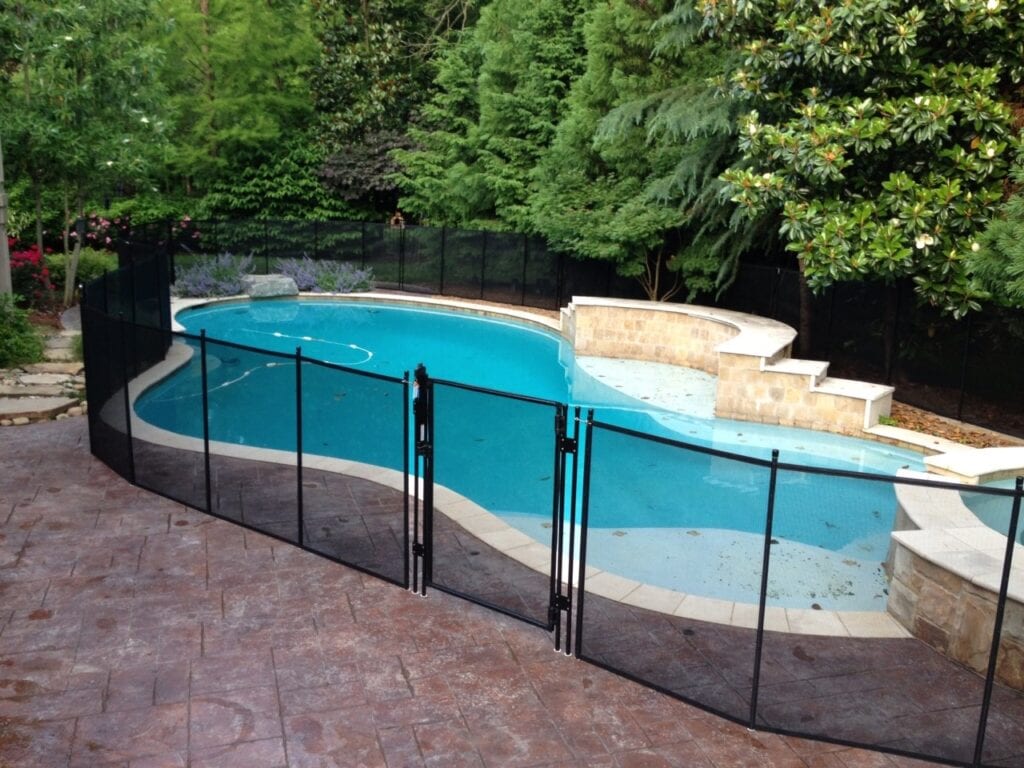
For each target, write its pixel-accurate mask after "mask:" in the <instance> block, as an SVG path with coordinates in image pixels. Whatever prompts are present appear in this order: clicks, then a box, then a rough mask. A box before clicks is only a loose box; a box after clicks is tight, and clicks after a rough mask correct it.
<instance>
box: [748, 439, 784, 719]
mask: <svg viewBox="0 0 1024 768" xmlns="http://www.w3.org/2000/svg"><path fill="white" fill-rule="evenodd" d="M778 475H779V452H778V450H777V449H776V450H773V451H772V466H771V475H770V477H769V479H768V511H767V514H766V515H765V521H764V552H763V556H762V559H761V594H760V597H759V598H758V603H757V640H756V641H755V643H754V678H753V681H752V684H751V690H750V720H749V722H748V726H749V727H750V728H756V727H757V694H758V689H759V687H760V685H761V652H762V650H763V649H764V617H765V612H766V610H767V603H768V566H769V561H770V560H771V556H772V527H773V526H774V524H775V483H776V481H777V479H778Z"/></svg>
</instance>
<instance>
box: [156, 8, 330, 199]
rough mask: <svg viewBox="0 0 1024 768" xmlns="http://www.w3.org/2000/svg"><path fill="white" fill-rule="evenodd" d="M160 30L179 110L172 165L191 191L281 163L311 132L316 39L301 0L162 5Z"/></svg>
mask: <svg viewBox="0 0 1024 768" xmlns="http://www.w3.org/2000/svg"><path fill="white" fill-rule="evenodd" d="M154 24H155V26H156V28H155V30H154V34H155V35H156V36H157V38H158V40H159V41H160V43H161V44H162V45H163V46H164V47H165V48H166V50H167V51H168V54H169V55H168V56H167V58H166V66H165V67H164V68H163V69H162V71H161V77H162V79H163V81H164V82H165V83H166V86H167V89H168V91H169V92H170V93H171V94H173V95H172V98H171V107H172V108H173V110H174V112H175V113H176V126H175V132H174V142H173V148H172V150H171V151H170V153H169V156H168V165H169V170H170V171H171V173H172V175H173V176H175V177H177V178H178V179H181V180H182V181H183V182H184V186H185V189H186V192H188V193H190V194H191V193H197V192H198V193H202V192H205V191H206V189H207V188H208V187H209V186H211V185H213V184H217V185H218V186H220V187H223V185H224V184H230V183H231V181H232V179H234V178H235V177H237V176H238V175H239V174H241V173H243V172H244V171H245V169H248V168H252V167H254V166H258V165H260V164H262V163H264V162H268V161H270V162H274V161H276V158H278V157H280V155H281V154H282V150H283V145H285V144H287V143H289V141H291V140H292V139H293V138H294V137H295V136H297V135H299V134H300V133H302V132H304V131H305V130H306V129H307V127H308V125H309V122H310V120H311V118H312V114H313V98H312V94H311V92H310V89H309V84H308V75H309V69H310V67H311V66H312V64H313V63H314V61H315V58H316V39H315V38H314V36H313V34H312V29H311V14H310V12H309V10H308V5H307V4H306V3H305V2H303V0H278V1H277V2H273V3H233V2H226V1H225V0H160V6H159V16H158V17H157V19H156V21H155V22H154Z"/></svg>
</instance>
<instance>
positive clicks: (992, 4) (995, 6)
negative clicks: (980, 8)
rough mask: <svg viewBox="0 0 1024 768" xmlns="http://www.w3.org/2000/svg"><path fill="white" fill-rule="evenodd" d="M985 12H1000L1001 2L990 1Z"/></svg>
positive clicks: (997, 0) (986, 4) (996, 0)
mask: <svg viewBox="0 0 1024 768" xmlns="http://www.w3.org/2000/svg"><path fill="white" fill-rule="evenodd" d="M985 10H987V11H989V12H992V11H998V10H999V0H988V2H987V3H985Z"/></svg>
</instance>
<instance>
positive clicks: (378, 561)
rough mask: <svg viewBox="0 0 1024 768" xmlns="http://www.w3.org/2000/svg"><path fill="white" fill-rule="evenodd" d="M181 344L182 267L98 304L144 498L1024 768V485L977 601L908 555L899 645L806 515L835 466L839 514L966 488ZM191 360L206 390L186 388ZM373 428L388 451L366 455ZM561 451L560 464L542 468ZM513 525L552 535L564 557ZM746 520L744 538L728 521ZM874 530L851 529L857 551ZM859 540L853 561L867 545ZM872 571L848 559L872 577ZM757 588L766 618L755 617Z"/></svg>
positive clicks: (253, 352)
mask: <svg viewBox="0 0 1024 768" xmlns="http://www.w3.org/2000/svg"><path fill="white" fill-rule="evenodd" d="M171 328H172V324H171V315H170V303H169V270H168V265H167V262H166V260H165V258H164V257H162V256H160V255H158V256H154V257H152V258H148V259H145V260H138V261H134V262H131V263H129V264H128V265H127V266H125V267H124V268H122V269H120V270H118V271H115V272H111V273H108V274H107V275H105V276H104V277H101V278H99V279H98V280H96V281H94V282H93V283H91V284H90V285H89V286H87V287H86V289H85V291H84V294H83V298H82V330H83V346H84V354H85V368H86V381H87V387H88V399H89V404H90V408H89V416H88V418H89V433H90V444H91V449H92V452H93V453H94V455H96V456H97V458H99V459H100V460H101V461H103V462H104V463H105V464H106V465H107V466H109V467H110V468H111V469H113V470H114V471H115V472H117V473H118V474H120V475H121V476H122V477H124V478H126V479H127V480H129V481H130V482H132V483H135V484H136V485H138V486H140V487H143V488H146V489H149V490H151V491H153V492H155V493H158V494H161V495H164V496H166V497H169V498H171V499H174V500H176V501H179V502H181V503H183V504H186V505H188V506H190V507H193V508H195V509H198V510H201V511H203V512H206V513H208V514H211V515H214V516H216V517H220V518H222V519H225V520H229V521H232V522H234V523H237V524H239V525H242V526H245V527H246V528H249V529H251V530H254V531H259V532H261V533H263V534H265V535H268V536H271V537H274V538H276V539H279V540H281V541H285V542H288V543H290V544H293V545H295V546H298V547H301V548H303V549H305V550H307V551H311V552H315V553H317V554H319V555H321V556H324V557H327V558H330V559H332V560H334V561H337V562H339V563H342V564H344V565H347V566H350V567H353V568H357V569H359V570H361V571H363V572H365V573H369V574H372V575H374V576H377V577H379V578H382V579H385V580H387V581H389V582H391V583H393V584H396V585H398V586H400V587H403V588H411V589H413V590H415V591H417V592H419V593H420V594H423V595H427V594H428V593H429V591H430V590H440V591H444V592H447V593H449V594H452V595H456V596H458V597H460V598H464V599H467V600H471V601H473V602H476V603H479V604H480V605H483V606H486V607H487V608H490V609H493V610H496V611H499V612H501V613H503V614H505V615H508V616H512V617H515V618H517V619H519V620H522V621H525V622H528V623H530V624H532V625H534V626H537V627H539V628H540V629H542V630H545V631H548V632H550V633H551V634H552V640H553V645H554V647H555V648H556V649H559V650H562V651H564V652H565V653H566V654H569V655H574V656H575V657H576V658H578V659H581V660H584V661H587V662H589V663H591V664H594V665H597V666H599V667H602V668H604V669H607V670H610V671H612V672H615V673H616V674H619V675H623V676H625V677H627V678H630V679H632V680H635V681H636V682H638V683H641V684H643V685H646V686H649V687H651V688H653V689H655V690H658V691H661V692H663V693H665V694H667V695H670V696H673V697H675V698H678V699H681V700H683V701H686V702H689V703H692V704H694V705H696V706H699V707H701V708H703V709H706V710H708V711H711V712H714V713H717V714H719V715H721V716H722V717H725V718H728V719H730V720H733V721H735V722H738V723H741V724H744V725H747V726H748V727H751V728H755V729H760V730H765V731H769V732H773V733H780V734H787V735H793V736H801V737H810V738H816V739H821V740H825V741H829V742H834V743H838V744H843V745H849V746H858V747H868V748H873V749H878V750H881V751H885V752H889V753H893V754H899V755H905V756H909V757H916V758H925V759H930V760H934V761H937V762H942V763H946V764H949V765H963V766H1014V765H1021V764H1022V763H1024V696H1022V692H1021V690H1020V688H1021V687H1024V686H1021V685H1019V684H1018V685H1017V686H1016V687H1015V686H1013V685H1010V684H1008V683H1010V682H1013V681H1018V682H1019V681H1020V679H1021V675H1022V667H1024V646H1022V645H1021V643H1020V641H1019V638H1021V636H1022V627H1024V613H1022V610H1021V603H1020V602H1019V601H1017V600H1010V599H1008V594H1009V591H1010V589H1011V567H1012V563H1013V557H1014V554H1015V552H1014V550H1015V547H1014V544H1013V542H1014V541H1015V540H1016V539H1018V537H1019V536H1020V531H1021V529H1020V513H1021V499H1022V497H1024V483H1022V482H1021V481H1020V480H1018V481H1017V485H1016V488H1015V489H1012V490H1006V489H1002V490H1000V489H985V488H978V489H977V492H978V493H981V494H986V495H988V496H989V497H990V498H991V499H992V500H994V501H995V502H996V503H998V504H999V505H1001V506H1000V509H1003V508H1004V507H1005V517H1006V522H1007V527H1008V531H1009V536H1008V537H1007V539H1006V546H1005V550H1004V551H1000V552H995V551H992V552H985V553H983V555H981V554H979V557H984V558H987V560H986V562H987V563H988V564H989V565H990V566H991V571H990V573H988V575H987V577H986V578H985V579H982V580H981V581H980V582H979V583H978V584H975V585H969V587H968V588H967V590H966V592H965V594H963V595H960V596H959V597H960V599H961V602H960V603H955V607H953V608H951V607H950V606H951V605H954V603H951V602H950V600H953V599H954V598H956V597H957V595H954V594H953V590H954V586H953V585H952V584H951V583H950V582H949V581H948V580H944V579H943V576H942V574H938V573H935V572H934V571H935V569H934V568H932V569H931V570H929V563H928V562H927V561H925V560H924V559H922V558H918V557H917V556H916V555H915V554H913V553H911V552H909V551H905V550H900V551H897V552H895V554H893V553H890V561H891V562H890V563H889V567H890V569H891V575H892V577H893V578H892V581H891V584H890V587H889V589H890V590H891V592H892V594H890V595H888V603H889V605H890V608H891V609H893V610H894V611H899V612H900V614H901V615H902V616H904V617H907V616H909V617H910V620H911V621H912V624H913V628H914V633H915V635H917V637H911V636H910V635H909V634H905V635H902V636H901V635H900V634H898V633H897V634H896V635H895V636H893V633H892V632H884V631H880V630H879V626H880V624H884V623H885V622H887V621H889V618H888V614H886V613H868V614H857V613H836V612H832V611H829V610H827V603H828V599H829V597H830V596H831V595H834V594H837V593H841V592H842V591H843V590H844V589H848V585H847V584H846V583H845V582H844V581H843V578H842V572H841V571H840V570H838V569H832V570H829V569H825V570H822V571H820V572H819V571H816V570H814V569H813V568H811V567H810V566H809V565H808V563H807V561H806V560H804V559H802V557H801V550H800V549H799V548H798V547H795V545H794V544H793V542H794V541H798V540H799V539H800V536H801V535H802V532H804V530H805V529H806V528H807V526H809V525H820V524H821V523H820V522H818V523H815V522H813V521H808V520H807V519H805V516H804V515H802V514H801V513H799V512H798V511H797V510H798V509H800V506H799V505H797V504H795V503H793V499H794V498H796V496H798V495H799V494H801V493H806V492H807V489H808V488H809V487H810V484H809V480H810V479H811V478H814V477H816V476H817V477H821V476H826V477H827V478H828V484H827V485H826V486H824V487H825V488H826V489H827V490H826V491H825V492H821V491H820V490H819V491H815V493H816V494H817V496H820V498H817V497H816V498H815V501H816V503H818V504H821V505H824V506H826V507H827V506H828V505H830V503H831V501H830V500H831V499H838V498H840V497H842V496H844V495H847V494H850V493H853V492H855V491H856V490H857V489H858V488H860V487H861V486H863V485H878V484H884V485H885V486H887V487H891V486H894V485H895V486H898V487H902V488H904V489H918V490H921V491H927V493H929V494H931V497H930V498H932V499H933V500H934V499H939V500H941V497H943V496H944V495H949V496H950V497H954V495H956V497H955V498H958V495H959V493H960V490H961V487H960V486H954V485H951V484H946V483H941V482H937V481H931V480H924V479H912V478H902V477H899V478H893V477H888V476H878V475H870V474H863V473H856V472H843V471H837V470H824V469H820V468H814V467H807V466H799V465H794V464H788V463H786V462H784V461H783V460H782V458H783V457H780V456H779V455H778V453H777V452H776V453H773V455H772V458H771V459H770V460H765V459H756V458H751V457H748V456H742V455H737V454H732V453H728V452H725V451H719V450H714V449H711V448H706V447H702V446H698V445H692V444H688V443H685V442H681V441H677V440H671V439H667V438H664V437H658V436H654V435H650V434H645V433H643V432H638V431H633V430H629V429H625V428H623V427H620V426H616V425H613V424H609V423H606V422H604V421H602V420H601V419H599V418H597V417H596V415H595V414H594V413H593V412H587V413H581V412H580V410H579V409H576V408H572V409H571V408H570V407H569V406H568V405H566V404H565V403H557V402H551V401H545V400H540V399H536V398H530V397H524V396H522V395H518V394H515V393H510V392H501V391H495V390H488V389H482V388H480V387H476V386H473V385H471V384H466V383H460V382H452V381H443V380H435V379H432V378H431V377H430V376H429V373H428V371H427V370H426V369H425V368H424V367H422V366H419V367H417V368H416V370H415V375H414V376H412V377H410V376H409V375H408V374H407V375H404V376H402V377H400V378H399V377H388V376H380V375H373V374H368V373H366V372H363V371H359V370H353V369H348V368H345V367H343V366H337V365H333V364H329V363H326V362H323V361H320V360H314V359H310V358H308V357H305V356H304V355H303V354H302V350H301V349H296V350H295V351H294V354H284V353H281V352H272V351H268V350H263V349H258V348H255V347H249V346H244V345H240V344H234V343H229V342H225V341H221V340H218V339H212V338H208V337H207V336H206V335H205V333H201V334H199V335H195V334H187V333H180V332H177V331H173V330H172V329H171ZM175 370H177V371H178V374H177V378H176V380H177V381H178V382H180V383H179V384H178V385H177V386H176V388H174V389H173V390H171V389H160V388H159V387H160V384H159V382H160V381H162V380H163V379H165V378H166V376H167V375H169V374H170V373H171V372H172V371H175ZM268 377H273V378H274V379H275V381H274V386H273V387H269V386H267V385H266V379H267V378H268ZM152 387H157V389H155V390H153V391H152V393H151V396H153V397H157V398H160V397H163V398H165V399H166V400H165V402H164V403H162V406H163V407H168V408H175V409H177V410H178V411H179V416H180V417H181V418H180V423H183V424H186V425H188V427H187V429H185V430H184V432H185V434H177V433H170V432H166V431H163V430H159V429H157V428H155V427H153V426H152V425H151V424H148V423H147V422H146V421H144V420H143V419H141V418H140V417H139V416H138V415H137V414H136V412H135V406H134V398H135V397H137V396H138V395H139V394H141V392H142V391H143V390H146V389H150V388H152ZM271 391H273V392H281V391H286V392H287V393H288V397H286V398H283V399H282V398H281V397H280V395H274V396H273V397H271V396H270V394H269V393H270V392H271ZM231 408H242V409H244V412H245V413H247V414H248V415H249V417H250V418H252V419H260V420H264V419H271V420H275V422H276V423H277V424H283V425H284V426H285V427H286V431H287V434H289V435H294V437H293V439H291V440H289V445H288V446H286V447H285V448H283V449H282V447H281V446H274V447H271V446H260V445H251V444H250V443H249V441H248V440H247V437H246V435H245V434H239V433H237V432H236V431H232V429H231V428H230V423H232V420H230V419H226V418H224V416H225V414H226V413H227V410H228V409H231ZM367 434H369V435H373V437H374V439H373V440H372V441H370V446H369V447H367V443H366V441H362V442H357V441H354V440H353V439H352V438H353V436H354V435H360V436H362V435H367ZM527 436H529V437H530V441H527V440H526V439H525V438H526V437H527ZM538 437H539V438H542V442H543V445H544V448H543V450H533V449H532V448H531V450H529V451H525V452H524V450H523V448H522V447H523V446H524V445H526V444H528V443H529V445H531V446H533V445H535V444H536V439H537V438H538ZM684 470H685V471H684ZM654 476H660V477H668V478H676V477H679V478H683V477H685V478H688V479H686V480H685V481H683V480H680V482H678V483H676V484H675V486H674V488H673V492H672V493H670V494H666V493H664V492H663V491H659V492H658V493H653V492H648V489H647V488H646V487H645V485H644V483H642V482H640V483H636V482H635V480H636V479H637V478H641V479H642V478H644V477H654ZM482 477H485V478H500V479H501V482H500V483H498V484H494V483H489V484H487V487H488V488H489V489H490V490H489V491H488V493H489V494H490V496H489V497H488V498H486V499H478V498H476V497H473V501H470V499H469V498H467V495H466V493H462V492H460V488H479V487H482V486H479V485H474V483H475V482H477V481H478V480H479V479H480V478H482ZM751 478H754V479H755V480H756V483H755V485H754V487H756V489H757V491H756V492H755V493H749V492H741V491H740V490H733V489H743V488H750V487H751V485H750V483H749V482H748V481H749V480H750V479H751ZM741 481H742V482H741ZM625 483H631V484H632V485H631V486H630V487H631V492H632V495H631V497H630V498H629V503H630V505H631V506H633V507H634V509H633V510H631V511H632V512H633V515H634V517H636V518H638V519H639V523H638V524H635V525H634V526H633V527H631V528H630V529H629V530H619V529H618V528H616V524H615V519H616V514H617V512H618V511H619V510H618V509H617V506H621V504H622V503H623V502H622V501H621V498H622V497H621V494H617V493H612V492H611V489H613V488H615V487H616V486H619V485H622V484H625ZM652 487H653V485H652ZM816 487H818V488H820V487H821V486H820V485H819V486H816ZM712 488H714V489H716V492H715V493H711V492H709V491H710V489H712ZM723 489H725V490H724V495H723ZM616 499H620V500H619V501H616ZM723 499H725V500H726V501H727V505H728V509H725V506H726V501H723ZM478 504H479V506H478ZM490 511H495V512H501V513H502V514H505V515H506V517H507V518H508V519H512V520H518V521H519V523H521V524H526V525H529V526H532V528H531V531H534V530H535V529H537V528H538V527H539V528H540V529H541V530H542V531H545V533H544V534H543V536H541V538H543V539H544V541H539V540H537V539H536V536H535V537H534V538H529V537H527V536H526V535H525V534H523V533H520V532H519V531H518V530H515V529H514V528H512V527H510V526H508V525H505V524H504V523H502V522H501V521H500V520H499V519H498V518H497V517H495V516H493V515H491V514H490ZM856 514H857V513H855V514H853V515H852V516H854V517H856ZM862 514H864V515H872V514H878V510H871V509H864V510H863V511H862ZM727 516H731V518H729V519H732V520H737V519H738V520H739V521H740V522H741V523H742V524H736V525H735V527H736V528H737V529H742V530H732V529H731V528H726V527H724V526H723V524H722V523H721V521H722V520H725V519H726V518H727ZM665 520H671V523H672V528H671V529H669V528H666V527H665ZM524 521H525V522H524ZM716 521H718V523H719V525H718V526H716ZM856 522H857V521H856V520H850V521H846V520H837V521H835V522H834V523H832V522H829V523H827V524H826V525H833V526H836V527H838V528H839V530H835V531H829V534H830V535H833V536H837V537H840V538H841V537H842V536H844V535H846V531H845V530H843V526H844V525H847V524H849V525H850V526H851V530H853V529H855V528H856ZM743 531H747V532H750V531H754V532H755V533H743ZM644 536H648V537H649V538H647V539H645V538H644ZM673 537H675V538H673ZM654 539H657V540H659V547H653V546H652V545H651V541H652V540H654ZM842 541H843V542H844V547H843V548H842V551H843V552H856V551H857V549H858V547H861V546H865V543H864V542H861V541H858V540H857V539H856V537H852V538H850V539H849V540H846V539H843V540H842ZM666 552H667V553H668V554H665V553H666ZM656 553H657V554H656ZM625 559H633V560H634V561H635V560H637V559H639V560H640V561H642V565H643V567H644V568H645V569H646V571H647V573H648V574H650V575H651V578H650V579H649V581H650V582H656V581H657V578H655V577H658V576H660V575H663V574H665V573H669V572H675V571H679V570H685V571H687V572H688V576H689V577H690V579H689V580H688V583H693V584H697V585H698V586H697V587H695V588H693V589H692V590H691V591H692V594H682V593H681V592H673V591H671V590H669V589H666V588H661V587H657V586H654V585H653V584H651V583H640V582H638V581H631V580H629V579H625V578H623V577H622V576H620V575H619V574H617V573H616V572H615V570H614V565H615V563H617V562H621V561H623V560H625ZM850 562H852V563H854V565H853V566H843V567H851V568H852V567H857V566H856V559H855V558H854V557H852V556H851V558H850ZM915 569H916V570H915ZM914 580H916V583H915V585H914V586H915V587H916V588H917V591H916V592H913V593H911V592H908V590H907V585H908V583H909V582H912V581H914ZM739 588H742V589H743V590H745V591H747V592H749V593H750V594H754V595H757V596H758V598H757V600H756V603H755V602H752V601H747V602H744V601H736V600H735V599H734V597H733V595H734V594H735V593H736V590H737V589H739ZM1013 588H1014V589H1015V590H1017V591H1018V593H1019V590H1020V589H1021V587H1020V585H1014V587H1013ZM883 597H884V596H883ZM823 604H824V605H823ZM794 605H799V606H800V607H796V608H794V607H793V606H794ZM890 623H891V622H890ZM957 626H961V627H964V626H966V627H967V628H969V629H970V631H969V632H966V633H960V634H957V633H956V632H955V631H954V630H955V629H956V627H957ZM873 635H874V636H873ZM918 638H921V639H918ZM951 657H957V658H960V659H962V660H964V661H962V662H961V663H957V662H954V661H951V660H950V659H951Z"/></svg>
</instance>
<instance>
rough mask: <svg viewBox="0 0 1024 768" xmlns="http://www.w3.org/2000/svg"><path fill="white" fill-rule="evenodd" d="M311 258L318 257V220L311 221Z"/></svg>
mask: <svg viewBox="0 0 1024 768" xmlns="http://www.w3.org/2000/svg"><path fill="white" fill-rule="evenodd" d="M313 258H314V259H319V258H320V222H319V221H315V220H314V221H313Z"/></svg>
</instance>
